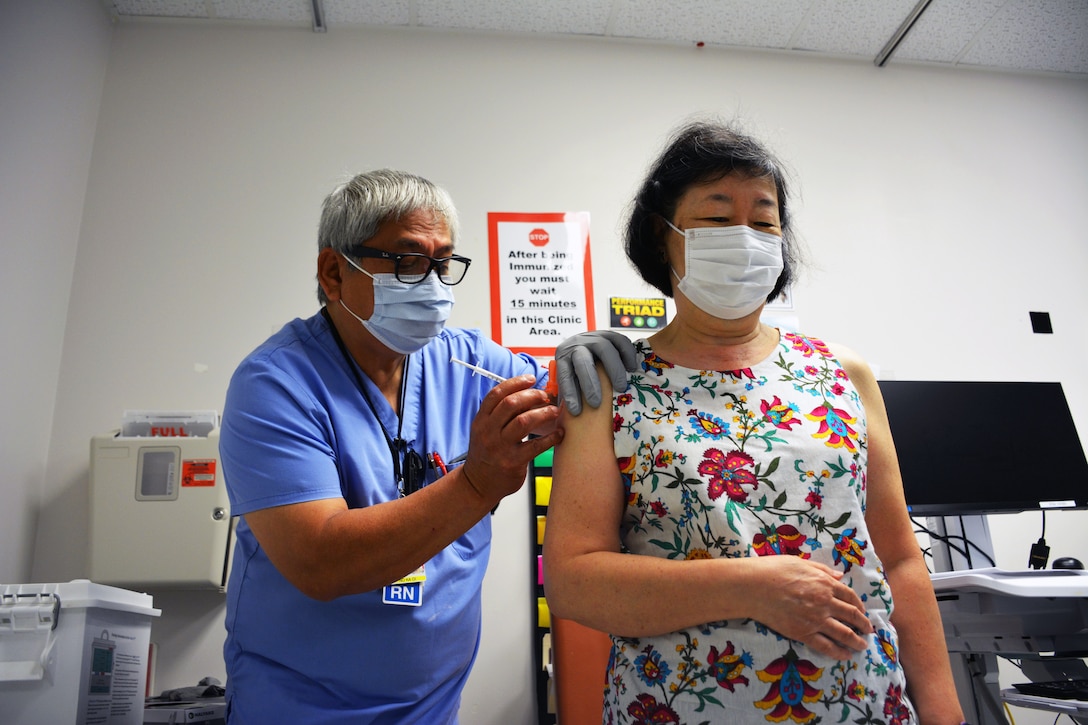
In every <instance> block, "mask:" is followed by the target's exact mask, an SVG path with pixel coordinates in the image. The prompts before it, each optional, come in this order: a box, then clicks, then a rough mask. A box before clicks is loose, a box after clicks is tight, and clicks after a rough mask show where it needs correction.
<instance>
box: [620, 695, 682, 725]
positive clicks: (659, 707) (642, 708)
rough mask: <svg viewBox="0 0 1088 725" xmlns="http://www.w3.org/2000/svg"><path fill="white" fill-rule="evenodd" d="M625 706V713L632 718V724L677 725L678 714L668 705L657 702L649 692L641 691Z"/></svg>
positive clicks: (678, 720)
mask: <svg viewBox="0 0 1088 725" xmlns="http://www.w3.org/2000/svg"><path fill="white" fill-rule="evenodd" d="M635 700H636V701H635V702H632V703H631V704H630V705H628V706H627V714H628V715H630V716H631V717H633V718H634V720H632V721H631V722H632V723H633V724H634V725H668V724H669V723H676V725H679V723H680V716H679V715H677V714H676V712H675V711H673V709H672V708H671V707H669V706H668V705H666V704H664V703H659V702H658V701H657V698H655V697H654V696H653V695H651V694H649V693H646V692H644V693H642V694H641V695H639V696H638V697H636V698H635Z"/></svg>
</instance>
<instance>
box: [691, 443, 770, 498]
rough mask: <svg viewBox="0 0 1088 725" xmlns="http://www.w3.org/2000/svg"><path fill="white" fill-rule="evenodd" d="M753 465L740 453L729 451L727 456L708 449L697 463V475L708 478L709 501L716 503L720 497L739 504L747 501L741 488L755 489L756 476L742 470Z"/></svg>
mask: <svg viewBox="0 0 1088 725" xmlns="http://www.w3.org/2000/svg"><path fill="white" fill-rule="evenodd" d="M752 463H754V461H753V460H752V457H751V456H749V455H748V454H747V453H741V452H740V451H730V452H729V454H728V455H726V454H725V453H722V452H721V451H720V450H718V449H717V448H708V449H707V450H706V453H704V454H703V460H702V461H701V462H700V463H699V474H700V475H702V476H710V483H709V486H708V487H707V495H708V496H710V500H711V501H717V500H718V499H719V498H721V495H722V494H723V493H724V494H728V496H729V498H731V499H732V500H734V501H737V502H741V501H747V500H748V492H747V491H745V490H744V489H743V488H741V486H751V487H752V488H756V487H757V486H758V485H759V481H758V480H757V479H756V475H755V474H754V473H752V472H751V471H749V470H747V469H746V468H744V467H745V466H750V465H752Z"/></svg>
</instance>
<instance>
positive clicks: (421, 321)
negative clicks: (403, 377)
mask: <svg viewBox="0 0 1088 725" xmlns="http://www.w3.org/2000/svg"><path fill="white" fill-rule="evenodd" d="M344 259H347V260H348V264H350V265H351V266H352V267H355V269H357V270H359V271H360V272H362V273H363V274H365V275H366V276H367V277H370V278H371V279H372V280H374V312H373V313H372V314H371V315H370V319H369V320H364V319H363V318H362V317H359V315H357V314H355V313H354V312H352V311H351V310H350V309H348V306H347V305H345V304H344V300H342V299H341V300H340V305H341V306H342V307H343V308H344V309H345V310H347V311H348V314H350V315H351V316H352V317H354V318H355V319H356V320H358V321H359V322H361V323H362V324H363V327H365V328H366V329H367V330H369V331H370V334H371V335H373V336H374V337H376V338H377V339H378V342H380V343H381V344H383V345H385V346H386V347H388V348H389V349H390V350H394V351H396V352H399V353H401V354H402V355H411V354H412V353H413V352H416V351H417V350H421V349H422V348H423V347H424V346H425V345H426V344H427V343H428V342H430V341H431V340H433V339H434V338H435V337H436V336H437V335H438V333H440V332H442V328H443V327H445V326H446V320H448V319H449V317H450V311H451V310H452V309H453V290H452V289H451V288H450V286H449V285H445V284H442V282H441V281H439V279H438V274H437V273H435V274H428V275H427V277H426V279H424V280H423V281H422V282H420V283H419V284H406V283H404V282H401V281H400V280H398V279H397V277H396V275H395V274H392V273H382V274H371V273H370V272H367V271H366V270H365V269H363V268H362V267H360V266H359V265H358V264H356V263H355V262H354V261H352V260H351V259H348V257H347V256H345V257H344Z"/></svg>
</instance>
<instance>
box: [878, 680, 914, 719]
mask: <svg viewBox="0 0 1088 725" xmlns="http://www.w3.org/2000/svg"><path fill="white" fill-rule="evenodd" d="M884 715H885V716H886V717H887V718H888V725H903V724H904V723H908V722H910V710H908V709H907V706H906V703H904V702H903V688H902V687H901V686H899V685H888V695H887V697H885V698H884Z"/></svg>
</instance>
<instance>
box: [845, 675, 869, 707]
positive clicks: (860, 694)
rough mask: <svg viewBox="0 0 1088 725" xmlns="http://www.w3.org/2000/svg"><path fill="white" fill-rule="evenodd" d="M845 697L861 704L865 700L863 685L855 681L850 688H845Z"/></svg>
mask: <svg viewBox="0 0 1088 725" xmlns="http://www.w3.org/2000/svg"><path fill="white" fill-rule="evenodd" d="M846 696H847V697H849V698H850V699H851V700H857V701H858V702H861V701H862V700H864V699H865V685H863V684H861V683H860V682H858V681H857V680H854V681H853V682H851V683H850V686H849V687H847V688H846Z"/></svg>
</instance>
